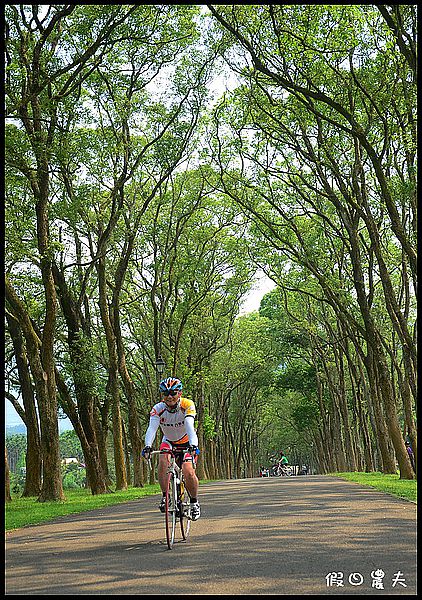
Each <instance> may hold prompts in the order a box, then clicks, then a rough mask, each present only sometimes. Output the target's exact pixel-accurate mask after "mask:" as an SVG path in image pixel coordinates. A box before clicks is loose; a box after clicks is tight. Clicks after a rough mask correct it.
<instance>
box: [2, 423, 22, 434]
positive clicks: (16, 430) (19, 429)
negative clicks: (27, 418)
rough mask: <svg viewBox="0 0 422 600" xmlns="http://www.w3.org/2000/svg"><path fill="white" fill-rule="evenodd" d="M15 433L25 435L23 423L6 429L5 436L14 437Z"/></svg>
mask: <svg viewBox="0 0 422 600" xmlns="http://www.w3.org/2000/svg"><path fill="white" fill-rule="evenodd" d="M17 433H26V427H25V425H24V424H23V423H21V424H20V425H11V426H9V427H6V436H8V435H16V434H17Z"/></svg>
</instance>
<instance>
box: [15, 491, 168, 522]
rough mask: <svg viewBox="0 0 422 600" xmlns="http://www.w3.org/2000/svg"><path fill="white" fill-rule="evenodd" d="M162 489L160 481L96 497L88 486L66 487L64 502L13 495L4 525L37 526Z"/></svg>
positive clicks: (148, 494) (134, 498) (155, 492)
mask: <svg viewBox="0 0 422 600" xmlns="http://www.w3.org/2000/svg"><path fill="white" fill-rule="evenodd" d="M159 492H160V486H159V485H158V483H157V484H154V485H145V486H144V487H143V488H135V487H129V488H128V489H127V490H125V491H118V492H113V493H111V494H100V495H97V496H93V495H92V494H91V491H90V490H88V489H77V490H65V496H66V500H65V501H63V502H37V498H36V497H32V498H20V497H16V496H14V495H13V494H12V501H11V502H6V515H5V528H6V531H8V530H10V529H18V528H19V527H24V526H25V525H36V524H38V523H43V522H44V521H51V520H52V519H54V518H55V517H60V516H63V515H70V514H77V513H81V512H85V511H87V510H92V509H95V508H102V507H104V506H111V505H113V504H120V503H121V502H128V501H130V500H136V499H137V498H141V497H143V496H150V495H151V494H158V493H159Z"/></svg>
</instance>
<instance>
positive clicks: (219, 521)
mask: <svg viewBox="0 0 422 600" xmlns="http://www.w3.org/2000/svg"><path fill="white" fill-rule="evenodd" d="M158 500H159V496H157V495H156V496H149V497H146V498H143V499H140V500H134V501H131V502H128V503H126V504H119V505H117V506H112V507H107V508H103V509H98V510H93V511H89V512H87V513H83V514H80V515H70V516H67V517H60V518H58V519H56V520H55V521H54V522H50V523H45V524H42V525H37V526H30V527H25V528H22V529H19V530H15V531H12V532H9V533H7V534H6V595H17V594H18V595H27V594H35V595H44V594H46V595H59V594H60V595H62V594H63V595H66V594H67V595H85V594H86V595H96V594H99V595H112V594H117V595H120V594H122V595H128V594H134V595H155V594H159V595H161V594H169V595H170V594H184V595H257V594H258V595H279V594H281V595H302V594H311V595H312V594H323V595H324V594H337V595H341V594H345V595H351V594H360V595H395V594H404V595H416V505H415V504H413V503H411V502H407V501H405V500H399V499H397V498H394V497H392V496H390V495H388V494H384V493H381V492H377V491H375V490H373V489H371V488H368V487H363V486H360V485H358V484H355V483H351V482H346V481H342V480H340V479H338V478H335V477H327V476H318V475H313V476H301V477H291V478H285V477H282V478H276V477H271V478H262V479H241V480H235V481H223V482H213V483H209V484H205V485H202V486H201V488H200V500H201V507H202V516H201V518H200V519H199V520H198V521H197V522H195V523H193V524H192V527H191V533H190V537H189V539H188V541H187V542H182V541H180V542H177V543H176V544H175V545H174V549H173V550H168V549H167V545H166V542H165V530H164V518H163V515H162V514H161V513H160V512H159V511H158Z"/></svg>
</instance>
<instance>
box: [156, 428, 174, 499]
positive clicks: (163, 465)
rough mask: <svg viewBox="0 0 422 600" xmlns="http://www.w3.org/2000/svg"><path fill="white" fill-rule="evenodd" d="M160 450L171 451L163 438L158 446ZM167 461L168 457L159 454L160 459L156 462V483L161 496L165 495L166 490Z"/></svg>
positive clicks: (168, 443)
mask: <svg viewBox="0 0 422 600" xmlns="http://www.w3.org/2000/svg"><path fill="white" fill-rule="evenodd" d="M160 450H171V444H170V442H168V441H167V440H166V439H165V438H163V441H162V443H161V445H160ZM169 460H170V457H169V456H167V455H165V454H160V459H159V462H158V482H159V484H160V488H161V491H162V492H163V494H165V493H166V489H167V468H168V465H169Z"/></svg>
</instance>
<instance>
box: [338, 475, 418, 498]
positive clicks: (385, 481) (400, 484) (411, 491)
mask: <svg viewBox="0 0 422 600" xmlns="http://www.w3.org/2000/svg"><path fill="white" fill-rule="evenodd" d="M331 475H335V476H336V477H341V478H342V479H347V481H355V482H356V483H360V484H362V485H367V486H369V487H372V488H375V489H376V490H379V491H380V492H386V493H387V494H392V495H393V496H396V497H397V498H404V499H405V500H410V501H411V502H417V481H416V480H415V479H414V480H410V479H400V476H399V475H387V474H384V473H378V472H375V473H331Z"/></svg>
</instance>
